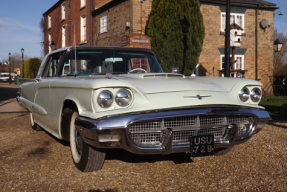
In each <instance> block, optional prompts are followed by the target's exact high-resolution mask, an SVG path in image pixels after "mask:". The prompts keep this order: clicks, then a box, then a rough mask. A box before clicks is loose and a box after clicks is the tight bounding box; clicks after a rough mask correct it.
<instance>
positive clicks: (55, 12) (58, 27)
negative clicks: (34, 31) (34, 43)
mask: <svg viewBox="0 0 287 192" xmlns="http://www.w3.org/2000/svg"><path fill="white" fill-rule="evenodd" d="M93 1H94V2H95V0H93ZM63 2H65V10H66V11H65V20H62V15H61V4H62V3H63ZM80 2H81V1H80V0H70V4H71V7H70V15H71V33H70V43H71V45H74V31H75V32H76V35H75V36H76V45H80V44H82V45H90V42H91V27H90V26H91V25H90V21H91V17H90V16H91V14H90V0H86V6H85V7H81V4H80ZM68 9H69V7H68V0H63V1H61V2H58V3H56V4H55V5H54V6H53V7H52V8H51V9H50V10H49V11H48V12H46V13H45V15H44V18H45V23H46V25H48V15H51V17H52V22H51V28H50V29H47V30H46V33H45V42H46V43H45V54H47V53H48V50H49V49H48V46H49V45H48V43H47V42H48V36H49V34H51V35H52V41H54V43H55V44H56V48H57V49H59V48H61V47H62V26H63V25H65V26H66V29H65V36H66V38H65V44H66V46H69V13H68ZM82 15H86V39H87V41H86V43H83V42H80V37H81V16H82ZM74 24H75V30H74Z"/></svg>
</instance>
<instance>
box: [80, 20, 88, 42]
mask: <svg viewBox="0 0 287 192" xmlns="http://www.w3.org/2000/svg"><path fill="white" fill-rule="evenodd" d="M86 41H87V20H86V15H82V16H81V43H86Z"/></svg>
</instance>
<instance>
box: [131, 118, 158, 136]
mask: <svg viewBox="0 0 287 192" xmlns="http://www.w3.org/2000/svg"><path fill="white" fill-rule="evenodd" d="M161 122H162V120H161V119H156V120H147V121H141V122H138V123H134V124H132V125H131V126H130V128H129V130H130V133H143V132H150V131H160V130H161V129H160V125H161Z"/></svg>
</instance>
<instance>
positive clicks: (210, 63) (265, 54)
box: [199, 4, 274, 81]
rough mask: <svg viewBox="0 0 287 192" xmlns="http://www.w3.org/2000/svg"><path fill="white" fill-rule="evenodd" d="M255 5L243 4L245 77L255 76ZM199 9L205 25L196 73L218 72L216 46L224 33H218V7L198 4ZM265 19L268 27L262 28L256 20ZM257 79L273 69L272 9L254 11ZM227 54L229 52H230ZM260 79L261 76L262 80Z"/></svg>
mask: <svg viewBox="0 0 287 192" xmlns="http://www.w3.org/2000/svg"><path fill="white" fill-rule="evenodd" d="M255 12H256V10H255V9H251V8H247V9H246V12H245V15H244V17H245V26H244V33H245V34H246V36H243V37H242V38H241V47H240V48H243V49H246V53H245V55H244V70H247V72H246V73H245V78H250V79H255V62H256V59H255V51H256V43H255V21H256V20H255V18H256V17H255V16H256V15H255ZM201 13H202V15H203V21H204V25H205V39H204V44H203V49H202V52H201V55H200V58H199V65H200V67H199V73H200V74H199V75H201V76H219V72H218V70H220V55H221V54H220V52H219V50H218V48H224V47H225V42H224V41H225V36H224V35H222V34H220V26H221V10H220V7H219V6H216V5H211V4H202V5H201ZM263 19H265V20H267V21H268V22H269V24H270V27H269V28H267V29H265V30H263V29H261V28H260V22H261V21H262V20H263ZM257 26H258V69H257V74H258V79H262V76H263V75H265V74H268V75H272V71H273V33H274V32H273V31H274V18H273V11H272V10H259V11H258V23H257ZM230 54H231V52H230ZM263 81H264V80H263Z"/></svg>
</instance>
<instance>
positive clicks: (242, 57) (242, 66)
mask: <svg viewBox="0 0 287 192" xmlns="http://www.w3.org/2000/svg"><path fill="white" fill-rule="evenodd" d="M223 57H225V55H220V70H223V68H222V62H223ZM231 57H232V55H230V58H231ZM238 57H240V58H241V61H242V63H241V70H244V55H236V54H235V60H237V58H238ZM235 69H238V68H237V62H236V63H235Z"/></svg>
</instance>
